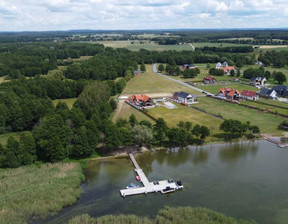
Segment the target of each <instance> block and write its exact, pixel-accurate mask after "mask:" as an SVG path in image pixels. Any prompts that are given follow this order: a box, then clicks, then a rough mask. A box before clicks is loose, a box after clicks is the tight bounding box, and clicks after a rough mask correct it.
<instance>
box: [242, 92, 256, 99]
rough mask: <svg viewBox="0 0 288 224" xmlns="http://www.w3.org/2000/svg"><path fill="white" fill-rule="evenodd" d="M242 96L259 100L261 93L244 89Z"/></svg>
mask: <svg viewBox="0 0 288 224" xmlns="http://www.w3.org/2000/svg"><path fill="white" fill-rule="evenodd" d="M241 98H243V99H247V100H259V95H258V93H256V92H255V91H250V90H243V91H242V93H241Z"/></svg>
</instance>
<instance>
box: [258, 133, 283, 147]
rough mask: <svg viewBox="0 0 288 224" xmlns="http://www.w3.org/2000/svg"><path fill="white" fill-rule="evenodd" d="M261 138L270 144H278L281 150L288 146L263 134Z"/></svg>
mask: <svg viewBox="0 0 288 224" xmlns="http://www.w3.org/2000/svg"><path fill="white" fill-rule="evenodd" d="M261 136H262V137H263V138H264V139H265V140H267V141H268V142H272V143H274V144H276V145H277V146H278V147H280V148H285V147H287V146H288V145H287V144H283V143H281V142H280V141H277V140H276V139H273V138H271V137H269V136H268V135H265V134H261Z"/></svg>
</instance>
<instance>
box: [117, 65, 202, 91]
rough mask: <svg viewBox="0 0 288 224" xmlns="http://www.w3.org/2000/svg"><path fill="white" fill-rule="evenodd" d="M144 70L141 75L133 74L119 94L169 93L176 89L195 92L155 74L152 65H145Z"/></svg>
mask: <svg viewBox="0 0 288 224" xmlns="http://www.w3.org/2000/svg"><path fill="white" fill-rule="evenodd" d="M146 70H147V71H146V72H145V73H142V74H141V76H135V77H134V78H132V79H131V80H130V81H129V82H128V83H127V85H126V87H125V89H124V90H123V92H122V94H121V95H130V94H141V93H147V94H149V93H170V94H173V93H174V92H176V91H186V92H188V93H191V94H196V93H198V92H196V91H195V90H193V89H190V88H188V87H185V86H183V85H181V84H178V83H175V82H173V81H171V80H168V79H166V78H163V77H161V76H159V75H156V74H154V73H153V71H152V65H146Z"/></svg>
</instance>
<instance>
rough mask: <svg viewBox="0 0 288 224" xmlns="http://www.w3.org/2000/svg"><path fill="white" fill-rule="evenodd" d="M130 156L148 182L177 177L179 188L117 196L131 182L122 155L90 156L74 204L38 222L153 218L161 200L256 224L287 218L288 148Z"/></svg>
mask: <svg viewBox="0 0 288 224" xmlns="http://www.w3.org/2000/svg"><path fill="white" fill-rule="evenodd" d="M136 160H137V161H138V163H139V165H140V167H141V168H142V169H143V171H144V172H145V173H146V175H147V177H148V179H149V180H150V181H153V180H163V179H170V178H173V179H174V180H182V182H183V184H184V189H183V190H182V191H177V192H175V193H173V194H170V195H161V194H160V193H155V194H148V195H139V196H130V197H126V198H122V197H121V196H120V193H119V190H120V189H122V188H125V187H126V186H127V185H129V184H130V183H131V182H134V183H136V182H137V181H136V180H135V173H134V168H133V166H132V164H131V162H130V160H129V159H128V157H127V158H119V159H109V160H105V161H93V162H91V163H90V164H89V168H88V169H87V170H86V172H85V176H86V182H85V183H83V184H82V188H83V191H84V193H83V195H82V197H81V198H80V199H79V201H78V202H77V204H76V205H74V206H70V207H67V208H65V209H63V211H62V212H61V213H59V214H58V215H56V216H53V217H50V218H48V219H47V220H45V222H44V223H63V222H65V221H67V220H69V219H71V218H72V217H74V216H76V215H79V214H85V213H88V214H90V215H91V216H94V217H96V216H101V215H106V214H119V213H123V214H136V215H140V216H148V217H153V216H155V215H156V213H157V212H158V211H159V210H160V209H161V208H163V207H164V206H165V205H168V206H192V207H199V206H200V207H206V208H209V209H212V210H215V211H218V212H222V213H224V214H226V215H229V216H233V217H235V218H242V219H254V220H255V221H257V223H259V224H260V223H264V224H266V223H267V224H274V223H275V224H276V223H277V224H280V223H281V224H282V223H283V224H284V223H288V194H287V193H288V175H287V172H288V148H287V149H280V148H278V147H276V146H275V145H273V144H271V143H269V142H266V141H255V142H244V143H237V144H225V145H207V146H203V147H190V148H189V149H184V150H183V149H182V150H177V149H174V150H163V151H154V152H153V151H152V152H147V153H144V154H141V155H137V157H136Z"/></svg>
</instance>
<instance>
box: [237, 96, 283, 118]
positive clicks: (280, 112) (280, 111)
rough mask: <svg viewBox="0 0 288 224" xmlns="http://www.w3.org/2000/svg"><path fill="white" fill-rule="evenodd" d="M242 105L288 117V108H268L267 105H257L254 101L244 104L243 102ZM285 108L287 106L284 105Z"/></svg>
mask: <svg viewBox="0 0 288 224" xmlns="http://www.w3.org/2000/svg"><path fill="white" fill-rule="evenodd" d="M241 104H244V105H248V106H252V107H257V108H259V109H263V110H265V111H271V112H275V113H276V112H277V113H279V114H284V115H288V108H287V109H284V108H278V107H274V106H268V105H265V104H260V103H257V102H254V101H249V100H247V101H243V102H241ZM283 106H285V105H284V104H283Z"/></svg>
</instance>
